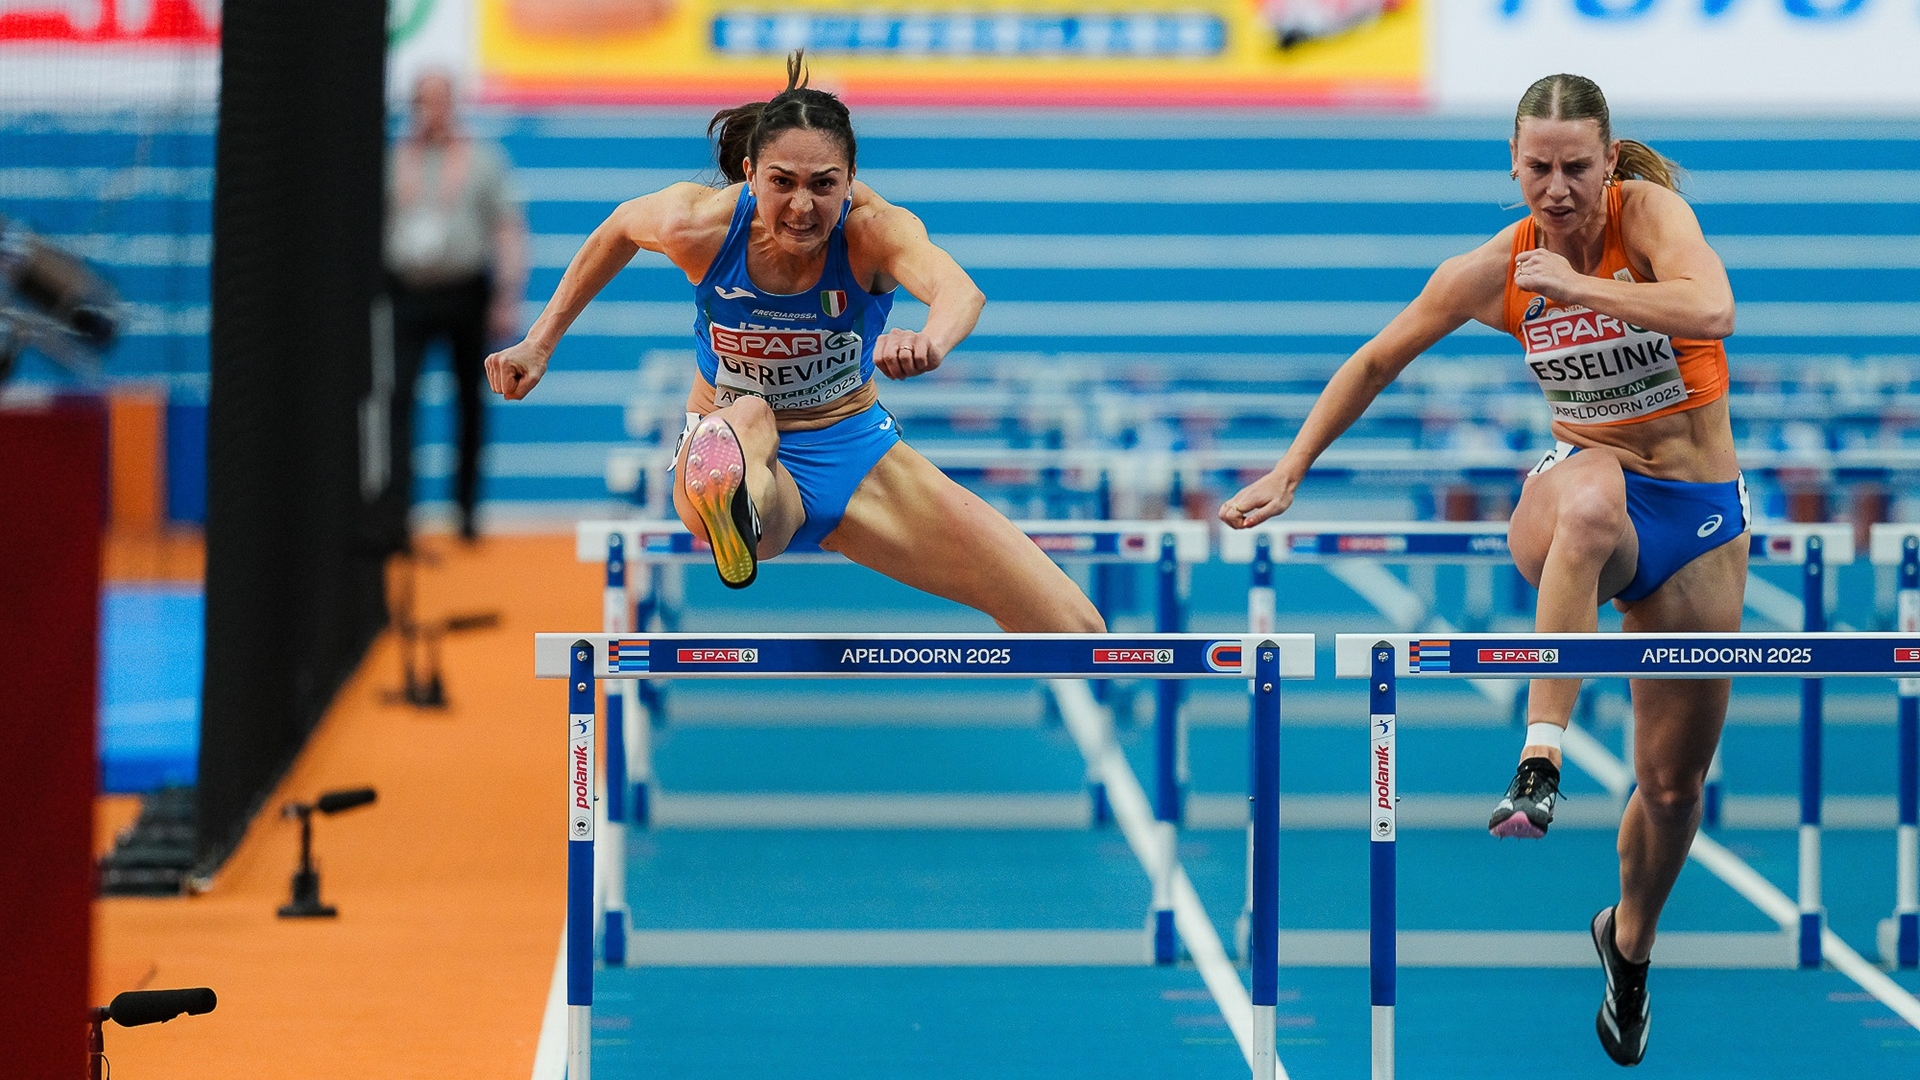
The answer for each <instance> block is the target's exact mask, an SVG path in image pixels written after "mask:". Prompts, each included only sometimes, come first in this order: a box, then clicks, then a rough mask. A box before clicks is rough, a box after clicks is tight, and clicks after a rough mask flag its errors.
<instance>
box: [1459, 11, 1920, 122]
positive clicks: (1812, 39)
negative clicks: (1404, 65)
mask: <svg viewBox="0 0 1920 1080" xmlns="http://www.w3.org/2000/svg"><path fill="white" fill-rule="evenodd" d="M1431 17H1432V18H1433V19H1434V24H1435V25H1434V30H1435V34H1434V56H1433V82H1432V88H1433V96H1434V101H1435V103H1436V104H1438V105H1440V106H1441V107H1443V108H1448V107H1452V108H1459V109H1472V110H1481V109H1501V110H1510V109H1512V108H1513V106H1514V104H1515V103H1516V102H1517V101H1519V99H1520V94H1521V93H1522V92H1523V91H1524V90H1525V89H1526V88H1527V86H1528V84H1530V83H1531V82H1533V81H1534V80H1535V79H1538V78H1540V77H1541V76H1543V75H1551V74H1554V73H1555V72H1561V71H1567V72H1573V73H1575V74H1579V75H1585V76H1587V77H1588V78H1590V79H1593V80H1594V81H1595V82H1597V83H1599V84H1600V87H1601V89H1602V90H1604V91H1606V94H1607V100H1608V101H1609V103H1611V104H1612V105H1613V106H1615V107H1616V108H1619V107H1625V108H1629V109H1638V110H1642V111H1663V112H1678V111H1683V110H1694V111H1698V110H1701V109H1710V110H1711V109H1726V110H1730V111H1731V110H1738V111H1741V112H1748V113H1761V112H1764V113H1771V114H1775V115H1778V114H1780V113H1783V112H1796V111H1798V112H1809V111H1826V112H1832V111H1835V110H1841V109H1844V110H1846V111H1848V112H1859V111H1862V110H1869V111H1871V110H1879V109H1894V108H1902V109H1909V110H1910V109H1911V108H1912V107H1913V106H1915V105H1920V4H1916V3H1915V0H1445V2H1442V3H1439V4H1436V5H1435V7H1434V9H1433V13H1432V16H1431Z"/></svg>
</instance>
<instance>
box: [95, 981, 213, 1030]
mask: <svg viewBox="0 0 1920 1080" xmlns="http://www.w3.org/2000/svg"><path fill="white" fill-rule="evenodd" d="M215 1004H217V999H216V998H215V997H214V996H213V991H212V990H209V989H207V988H206V987H204V986H196V987H194V988H193V989H191V990H129V991H127V992H126V993H124V994H120V995H119V996H117V997H115V998H114V999H113V1000H112V1001H110V1002H108V1003H107V1015H109V1016H111V1017H112V1018H113V1022H114V1023H116V1024H119V1025H120V1026H121V1027H139V1026H140V1025H141V1024H164V1023H166V1022H167V1021H169V1020H171V1019H173V1018H174V1017H176V1016H179V1015H180V1014H181V1013H186V1014H187V1015H188V1016H199V1015H200V1014H202V1013H210V1012H212V1011H213V1007H214V1005H215Z"/></svg>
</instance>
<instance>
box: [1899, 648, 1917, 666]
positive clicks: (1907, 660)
mask: <svg viewBox="0 0 1920 1080" xmlns="http://www.w3.org/2000/svg"><path fill="white" fill-rule="evenodd" d="M1893 662H1894V663H1896V664H1920V649H1895V650H1893Z"/></svg>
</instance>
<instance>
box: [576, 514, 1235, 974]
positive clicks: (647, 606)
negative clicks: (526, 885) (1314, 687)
mask: <svg viewBox="0 0 1920 1080" xmlns="http://www.w3.org/2000/svg"><path fill="white" fill-rule="evenodd" d="M1014 524H1015V525H1016V526H1017V527H1018V528H1019V529H1020V530H1021V531H1022V532H1024V533H1026V534H1027V537H1028V539H1030V540H1032V541H1033V542H1034V544H1035V546H1037V547H1039V548H1040V550H1042V551H1044V552H1046V553H1047V554H1048V555H1049V556H1051V557H1053V558H1054V559H1056V560H1058V561H1061V562H1077V563H1087V564H1092V565H1096V566H1097V565H1113V564H1126V563H1136V564H1137V563H1152V564H1154V567H1155V575H1156V577H1157V579H1158V588H1157V590H1156V591H1157V596H1158V600H1157V611H1156V615H1155V629H1156V630H1158V631H1160V632H1163V633H1174V632H1178V631H1179V630H1181V629H1182V628H1183V627H1184V624H1185V621H1186V614H1185V594H1186V582H1185V576H1186V568H1187V567H1189V566H1191V565H1193V564H1194V563H1202V562H1206V561H1207V560H1208V558H1209V557H1210V556H1211V554H1212V537H1211V535H1210V532H1209V528H1208V526H1207V525H1206V523H1204V522H1199V521H1187V520H1179V519H1175V520H1167V521H1017V522H1015V523H1014ZM574 557H575V558H576V559H578V560H579V561H581V562H597V563H604V564H605V566H606V588H605V592H604V594H603V599H602V605H601V607H602V615H601V632H602V633H607V634H627V633H636V634H637V633H647V632H649V631H650V630H651V629H652V628H651V627H650V626H649V625H647V624H648V623H650V622H651V621H653V620H652V619H651V617H650V616H651V614H652V613H654V612H655V611H657V610H658V609H659V604H658V600H657V598H656V597H655V596H654V595H653V594H652V592H651V590H652V581H653V578H652V571H653V568H654V566H656V565H662V564H664V565H671V566H686V565H698V564H704V563H709V562H711V560H712V558H713V554H712V551H711V549H709V548H708V547H706V546H705V545H704V544H701V543H699V542H697V541H696V540H695V539H694V537H693V534H692V533H691V532H690V531H688V529H687V527H686V526H685V525H684V524H682V523H681V522H679V521H677V520H603V521H581V522H579V523H578V524H577V525H576V527H575V529H574ZM779 558H780V561H782V562H794V563H810V564H830V563H845V562H846V561H847V560H846V559H845V558H844V557H842V556H840V555H835V554H832V553H830V552H824V551H809V552H792V553H790V554H783V555H781V556H780V557H779ZM1100 614H1101V617H1102V618H1105V617H1106V616H1107V614H1108V613H1107V612H1105V611H1102V612H1101V613H1100ZM1099 685H1100V684H1099V683H1096V684H1095V687H1096V690H1097V689H1098V687H1099ZM1161 686H1162V687H1163V689H1162V690H1161V692H1160V693H1158V694H1156V695H1155V698H1156V701H1155V717H1154V726H1155V746H1156V759H1155V761H1156V765H1155V777H1154V784H1153V796H1154V810H1155V816H1156V818H1157V819H1158V820H1159V821H1160V822H1161V825H1160V826H1159V828H1160V829H1161V831H1163V832H1166V833H1169V834H1171V833H1173V832H1176V831H1177V830H1178V827H1179V824H1180V821H1181V818H1182V808H1183V805H1184V797H1185V787H1186V776H1185V762H1186V738H1187V734H1186V725H1185V724H1184V723H1183V722H1182V720H1183V718H1182V716H1181V713H1180V695H1179V693H1178V687H1177V685H1176V684H1174V683H1172V682H1171V681H1162V683H1161ZM1096 696H1098V695H1097V694H1096ZM659 702H660V698H659V695H658V694H643V693H642V689H641V685H640V684H639V683H638V682H636V681H632V680H628V681H623V682H621V683H620V684H619V689H618V692H617V693H609V695H608V697H607V719H606V724H607V736H606V737H607V748H606V751H607V752H606V766H605V775H606V784H607V790H608V797H607V799H606V803H605V810H606V814H605V820H604V821H603V822H602V823H601V824H602V830H603V831H602V836H603V837H604V844H603V847H602V850H601V852H600V856H601V864H600V873H599V877H600V885H599V887H598V889H597V891H596V893H595V896H596V908H597V910H598V911H599V912H600V914H599V916H598V917H597V918H596V920H595V925H596V926H598V927H599V931H598V933H599V938H600V954H601V956H602V957H603V958H604V959H605V960H606V962H607V963H609V964H613V965H619V964H622V963H624V962H625V960H626V954H627V946H626V928H627V922H628V913H627V905H626V874H625V872H624V868H625V865H626V864H625V858H626V856H625V851H626V830H627V828H628V826H629V825H631V826H633V827H636V828H646V827H647V826H648V824H649V822H650V812H649V807H650V806H651V805H652V797H653V743H652V728H653V724H654V722H655V721H656V720H657V719H660V716H659V715H658V714H659ZM1086 785H1087V797H1088V800H1089V802H1090V804H1091V807H1092V811H1091V813H1092V818H1093V823H1094V824H1095V825H1104V824H1106V823H1107V822H1108V820H1109V818H1110V817H1111V812H1110V810H1109V806H1108V799H1107V791H1106V782H1105V781H1104V780H1102V779H1101V777H1100V775H1099V773H1098V770H1097V769H1096V768H1095V766H1094V763H1093V762H1088V763H1087V778H1086ZM1248 852H1249V855H1248V857H1249V858H1251V857H1252V855H1251V852H1252V848H1251V846H1249V848H1248ZM1166 877H1167V876H1166V875H1165V874H1164V873H1161V874H1156V875H1155V882H1156V884H1157V885H1158V886H1159V887H1158V888H1156V891H1155V893H1154V903H1153V908H1152V913H1151V914H1150V915H1149V916H1148V918H1149V921H1150V929H1149V933H1150V934H1152V935H1153V940H1154V941H1155V943H1156V944H1155V955H1156V957H1157V958H1158V961H1159V962H1160V963H1163V964H1171V963H1174V962H1175V961H1176V959H1177V958H1178V957H1177V950H1176V948H1175V946H1176V938H1175V936H1174V915H1173V904H1172V895H1171V891H1170V889H1171V884H1170V882H1168V881H1167V879H1166ZM1249 902H1250V901H1249Z"/></svg>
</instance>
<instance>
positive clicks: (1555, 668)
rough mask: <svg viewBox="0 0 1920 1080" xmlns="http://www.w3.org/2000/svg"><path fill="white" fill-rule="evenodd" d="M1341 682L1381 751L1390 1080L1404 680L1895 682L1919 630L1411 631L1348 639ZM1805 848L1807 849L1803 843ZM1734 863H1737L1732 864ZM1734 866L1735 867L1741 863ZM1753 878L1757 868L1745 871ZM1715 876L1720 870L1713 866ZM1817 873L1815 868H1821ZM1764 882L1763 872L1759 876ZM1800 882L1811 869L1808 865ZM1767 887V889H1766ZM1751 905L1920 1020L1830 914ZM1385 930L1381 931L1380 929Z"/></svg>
mask: <svg viewBox="0 0 1920 1080" xmlns="http://www.w3.org/2000/svg"><path fill="white" fill-rule="evenodd" d="M1334 668H1335V677H1337V678H1343V679H1357V678H1364V679H1367V680H1369V682H1368V691H1369V698H1370V701H1371V705H1372V708H1371V710H1370V722H1371V725H1372V731H1373V735H1374V737H1373V743H1372V746H1371V753H1370V757H1369V759H1368V769H1369V776H1370V777H1372V779H1373V783H1372V785H1371V788H1372V791H1373V813H1374V821H1373V829H1372V836H1371V840H1372V842H1373V844H1374V845H1375V846H1374V847H1373V849H1372V850H1373V856H1372V868H1373V870H1372V884H1371V889H1372V912H1373V918H1372V925H1371V927H1370V933H1371V935H1372V941H1373V946H1374V947H1373V950H1372V965H1373V969H1374V970H1373V979H1372V984H1373V1007H1374V1021H1373V1077H1374V1080H1390V1078H1391V1077H1392V1076H1393V1075H1394V1056H1393V1009H1394V1006H1395V976H1394V969H1395V968H1396V966H1397V958H1396V955H1395V947H1394V942H1395V940H1396V938H1397V927H1396V925H1395V911H1394V891H1395V880H1394V870H1395V858H1394V848H1393V844H1394V840H1395V836H1394V834H1395V821H1394V813H1395V804H1396V803H1397V801H1398V797H1397V792H1396V789H1395V786H1394V776H1395V772H1396V768H1397V754H1398V751H1397V747H1396V745H1395V740H1394V733H1395V728H1396V727H1397V724H1398V715H1397V711H1396V706H1395V696H1396V692H1397V686H1398V683H1399V680H1401V679H1407V678H1495V679H1591V678H1627V679H1725V678H1751V677H1772V678H1797V679H1803V680H1804V679H1821V678H1828V677H1836V676H1881V677H1889V678H1899V677H1903V676H1907V675H1908V674H1909V673H1911V672H1916V671H1920V634H1901V633H1886V634H1883V633H1860V634H1832V633H1788V634H1455V635H1450V636H1447V637H1444V638H1443V637H1421V636H1418V635H1409V634H1340V635H1338V637H1337V639H1336V641H1335V650H1334ZM1703 845H1708V846H1710V847H1709V849H1710V850H1712V849H1718V851H1720V852H1722V853H1724V849H1720V848H1719V847H1718V845H1715V844H1712V842H1711V841H1709V840H1706V838H1705V837H1698V838H1696V840H1695V842H1694V855H1695V857H1696V858H1700V857H1701V855H1700V852H1701V850H1702V847H1703ZM1802 850H1803V852H1804V850H1805V849H1804V847H1803V849H1802ZM1728 858H1729V859H1731V858H1732V857H1731V856H1728ZM1734 862H1735V863H1736V864H1738V863H1737V860H1734ZM1738 865H1739V866H1741V867H1742V868H1743V869H1746V870H1747V873H1749V874H1751V873H1752V872H1751V869H1750V868H1745V866H1744V864H1738ZM1716 872H1719V871H1718V870H1716ZM1816 874H1817V870H1816ZM1754 878H1755V879H1756V880H1757V879H1758V875H1754ZM1802 879H1803V881H1804V879H1805V870H1804V867H1803V869H1802ZM1762 885H1763V887H1764V888H1766V889H1768V890H1771V887H1770V886H1764V882H1762ZM1741 891H1742V892H1743V894H1746V895H1747V896H1748V899H1750V900H1754V902H1755V903H1756V904H1761V906H1762V910H1764V911H1766V912H1767V913H1768V914H1769V915H1771V916H1773V917H1774V919H1775V921H1776V922H1778V923H1779V924H1780V926H1781V930H1782V933H1783V934H1784V935H1787V936H1790V937H1792V938H1795V939H1803V938H1804V937H1805V936H1806V935H1807V934H1809V933H1813V934H1816V935H1817V936H1818V940H1817V941H1816V942H1815V943H1814V944H1813V946H1812V949H1811V951H1812V954H1813V955H1814V956H1816V957H1825V958H1826V959H1828V960H1831V961H1832V962H1833V964H1834V965H1835V966H1836V967H1837V968H1839V969H1840V970H1842V971H1843V972H1844V973H1846V974H1847V975H1848V976H1849V977H1850V978H1852V979H1854V980H1855V981H1856V982H1858V983H1860V984H1861V985H1862V986H1863V987H1866V988H1867V989H1868V990H1869V991H1870V992H1872V993H1873V994H1874V995H1875V996H1876V997H1879V998H1881V1000H1883V1001H1885V1002H1886V1003H1887V1004H1888V1005H1889V1006H1890V1007H1892V1008H1894V1009H1895V1011H1896V1012H1899V1013H1900V1014H1901V1015H1902V1016H1903V1017H1905V1018H1907V1019H1908V1020H1909V1022H1914V1023H1916V1024H1920V1001H1916V1000H1915V999H1914V998H1913V996H1912V995H1911V994H1907V993H1906V992H1905V991H1903V990H1901V989H1900V988H1899V987H1898V986H1896V985H1895V984H1893V982H1892V981H1891V980H1889V979H1887V978H1886V977H1885V976H1884V975H1883V974H1881V973H1880V971H1879V970H1878V969H1877V968H1875V967H1873V966H1872V965H1871V964H1869V963H1868V962H1867V961H1865V960H1864V959H1862V958H1861V957H1860V955H1859V954H1858V953H1856V952H1854V951H1853V950H1852V948H1850V947H1849V946H1848V945H1847V944H1846V943H1845V942H1844V941H1842V940H1841V939H1840V938H1839V936H1838V935H1836V934H1834V933H1833V932H1832V931H1831V930H1829V929H1827V928H1825V927H1824V926H1823V925H1822V923H1823V916H1822V913H1819V912H1815V913H1814V918H1813V919H1812V920H1809V919H1807V918H1806V914H1807V913H1806V912H1804V911H1802V910H1800V909H1799V907H1796V906H1795V905H1793V904H1792V903H1791V902H1790V901H1788V900H1787V899H1786V898H1785V897H1784V896H1777V890H1773V891H1772V892H1771V893H1770V894H1769V897H1764V898H1770V899H1772V901H1773V902H1770V903H1764V904H1762V903H1761V899H1756V897H1755V895H1754V893H1753V892H1751V891H1749V889H1745V888H1743V889H1742V890H1741ZM1383 924H1384V925H1383ZM1808 952H1809V949H1808V946H1807V944H1806V942H1805V941H1804V940H1799V941H1798V947H1797V948H1796V950H1795V953H1796V955H1797V957H1798V958H1799V959H1800V960H1801V961H1802V966H1804V960H1805V957H1806V956H1807V954H1808Z"/></svg>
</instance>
